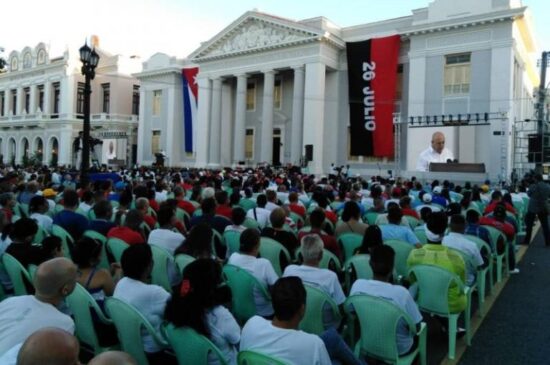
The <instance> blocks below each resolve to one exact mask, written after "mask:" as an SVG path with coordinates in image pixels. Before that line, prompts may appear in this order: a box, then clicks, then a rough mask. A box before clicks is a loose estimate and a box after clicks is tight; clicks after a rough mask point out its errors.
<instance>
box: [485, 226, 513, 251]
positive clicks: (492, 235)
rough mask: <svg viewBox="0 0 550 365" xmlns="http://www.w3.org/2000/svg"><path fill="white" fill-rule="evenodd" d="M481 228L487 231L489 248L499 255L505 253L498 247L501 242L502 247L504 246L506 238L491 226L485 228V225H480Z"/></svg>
mask: <svg viewBox="0 0 550 365" xmlns="http://www.w3.org/2000/svg"><path fill="white" fill-rule="evenodd" d="M482 227H484V228H485V229H487V231H488V232H489V240H490V241H491V248H492V250H493V252H495V253H497V254H499V255H501V254H503V253H504V252H506V250H504V249H503V248H502V247H501V246H500V245H499V241H501V242H502V243H503V244H504V245H506V242H508V240H507V238H506V235H505V234H504V233H503V232H502V231H501V230H499V229H498V228H495V227H492V226H486V225H482Z"/></svg>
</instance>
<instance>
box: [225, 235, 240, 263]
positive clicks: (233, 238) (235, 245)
mask: <svg viewBox="0 0 550 365" xmlns="http://www.w3.org/2000/svg"><path fill="white" fill-rule="evenodd" d="M223 238H224V239H225V245H226V246H227V254H226V257H229V256H231V254H232V253H233V252H239V247H240V246H241V243H240V239H241V232H238V231H225V232H224V233H223Z"/></svg>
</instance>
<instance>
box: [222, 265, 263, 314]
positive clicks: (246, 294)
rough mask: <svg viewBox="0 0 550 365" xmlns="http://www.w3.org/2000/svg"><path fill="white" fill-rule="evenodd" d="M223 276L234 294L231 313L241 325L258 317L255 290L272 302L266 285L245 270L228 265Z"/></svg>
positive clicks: (224, 268)
mask: <svg viewBox="0 0 550 365" xmlns="http://www.w3.org/2000/svg"><path fill="white" fill-rule="evenodd" d="M223 275H224V277H225V281H226V283H227V285H229V287H230V288H231V292H232V294H233V298H232V308H231V311H232V312H233V314H234V315H235V318H236V319H237V320H238V321H239V322H240V323H241V324H244V323H245V322H246V321H247V320H248V319H249V318H250V317H252V316H254V315H256V303H255V301H254V288H256V290H257V291H259V292H260V293H261V294H262V295H263V296H264V297H265V299H267V300H269V301H271V297H270V295H269V293H268V291H267V288H266V287H265V285H263V284H262V283H261V282H260V281H259V280H258V279H256V277H255V276H254V275H252V274H250V273H249V272H248V271H246V270H245V269H242V268H240V267H238V266H234V265H229V264H228V265H225V266H224V267H223Z"/></svg>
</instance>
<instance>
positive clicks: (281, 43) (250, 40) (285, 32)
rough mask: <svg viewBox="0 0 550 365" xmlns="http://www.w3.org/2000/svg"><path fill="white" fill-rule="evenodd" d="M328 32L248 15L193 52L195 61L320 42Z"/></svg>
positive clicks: (281, 19)
mask: <svg viewBox="0 0 550 365" xmlns="http://www.w3.org/2000/svg"><path fill="white" fill-rule="evenodd" d="M324 37H325V32H324V31H322V30H320V29H319V30H318V29H315V28H311V27H308V26H305V25H303V24H300V23H298V22H295V21H291V20H287V19H283V18H277V17H273V16H269V15H266V14H262V13H257V12H248V13H246V14H244V15H243V16H242V17H241V18H239V19H237V20H236V21H235V22H234V23H233V24H231V25H230V26H229V27H227V28H226V29H224V30H223V31H222V32H220V33H219V34H218V35H216V36H215V37H214V38H212V39H211V40H210V41H208V42H206V43H205V44H203V45H202V46H201V47H200V48H199V49H197V50H196V51H195V52H193V53H192V54H191V55H190V56H189V58H190V59H192V60H193V61H194V62H201V61H207V60H214V59H220V58H226V57H233V56H237V55H242V54H247V53H256V52H261V51H265V50H269V49H275V48H282V47H289V46H293V45H298V44H303V43H309V42H318V41H321V40H322V39H323V38H324Z"/></svg>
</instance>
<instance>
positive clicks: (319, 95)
mask: <svg viewBox="0 0 550 365" xmlns="http://www.w3.org/2000/svg"><path fill="white" fill-rule="evenodd" d="M325 72H326V70H325V65H324V64H322V63H320V62H316V63H308V64H307V65H306V75H305V91H304V99H305V100H304V137H303V138H304V145H308V144H311V145H313V161H311V162H310V163H309V172H310V173H312V174H322V173H323V166H324V161H323V139H324V133H325V78H326V76H325Z"/></svg>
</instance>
